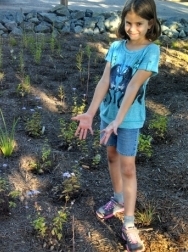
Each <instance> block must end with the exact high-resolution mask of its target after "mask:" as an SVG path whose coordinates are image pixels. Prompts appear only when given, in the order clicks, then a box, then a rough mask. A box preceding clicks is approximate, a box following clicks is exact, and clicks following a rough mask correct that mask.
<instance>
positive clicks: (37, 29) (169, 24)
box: [0, 4, 188, 42]
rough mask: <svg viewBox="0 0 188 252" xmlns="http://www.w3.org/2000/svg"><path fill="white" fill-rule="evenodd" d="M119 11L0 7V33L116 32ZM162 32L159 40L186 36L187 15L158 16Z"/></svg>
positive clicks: (91, 33)
mask: <svg viewBox="0 0 188 252" xmlns="http://www.w3.org/2000/svg"><path fill="white" fill-rule="evenodd" d="M120 15H121V12H120V11H119V12H96V13H95V12H93V11H92V10H90V9H86V11H79V10H70V9H68V7H66V6H64V5H61V4H60V5H57V6H55V7H54V8H52V9H50V10H49V11H36V10H31V11H29V12H23V11H22V10H20V11H12V10H11V11H0V36H1V37H7V36H9V35H14V36H22V35H23V34H24V33H27V32H30V33H44V34H46V33H47V34H48V33H51V34H53V35H54V36H58V35H60V34H64V33H86V34H90V35H94V34H102V33H105V32H108V33H115V31H116V29H117V26H118V24H119V22H120ZM160 22H161V26H162V35H161V37H160V40H162V41H165V42H170V40H171V39H186V40H188V19H187V20H185V19H183V18H173V17H172V18H169V19H167V20H162V19H160Z"/></svg>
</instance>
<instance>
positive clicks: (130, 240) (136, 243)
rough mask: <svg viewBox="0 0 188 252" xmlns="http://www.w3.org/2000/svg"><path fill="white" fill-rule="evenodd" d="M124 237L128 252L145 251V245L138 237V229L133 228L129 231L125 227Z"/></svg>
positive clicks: (123, 229)
mask: <svg viewBox="0 0 188 252" xmlns="http://www.w3.org/2000/svg"><path fill="white" fill-rule="evenodd" d="M122 237H123V239H124V240H125V241H126V247H127V251H128V252H133V251H134V252H142V251H144V244H143V242H142V241H141V239H140V237H139V235H138V229H137V228H136V227H131V228H128V229H126V228H125V227H123V228H122Z"/></svg>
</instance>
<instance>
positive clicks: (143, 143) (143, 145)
mask: <svg viewBox="0 0 188 252" xmlns="http://www.w3.org/2000/svg"><path fill="white" fill-rule="evenodd" d="M151 141H152V137H151V136H150V135H144V134H140V136H139V144H138V151H139V152H140V153H142V154H144V155H145V156H146V157H149V158H150V157H151V156H152V153H153V151H152V145H151Z"/></svg>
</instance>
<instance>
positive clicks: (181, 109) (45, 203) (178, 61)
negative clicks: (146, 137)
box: [0, 34, 188, 252]
mask: <svg viewBox="0 0 188 252" xmlns="http://www.w3.org/2000/svg"><path fill="white" fill-rule="evenodd" d="M15 39H16V42H15V43H13V42H11V39H10V38H4V39H3V40H2V41H1V48H2V50H1V65H2V66H1V70H0V73H3V74H4V78H2V79H1V81H0V95H1V97H0V108H1V109H2V111H3V115H4V118H5V121H6V123H7V127H8V128H9V129H10V128H11V126H12V122H13V119H14V118H19V120H18V123H17V126H16V132H15V140H16V148H15V151H14V153H13V154H12V155H11V156H10V157H8V158H5V157H3V155H2V154H1V155H0V176H1V178H5V179H8V181H9V183H10V185H11V189H12V190H19V191H20V192H21V195H20V197H19V199H18V200H17V201H16V207H15V208H13V209H12V208H11V209H10V210H9V207H8V203H7V202H6V200H4V201H1V203H0V211H1V213H0V252H5V251H6V252H27V251H30V252H35V251H37V252H39V251H40V252H43V251H63V252H69V251H70V252H72V251H76V252H105V251H110V252H121V251H126V249H125V244H124V241H123V239H122V238H121V227H122V218H123V215H121V214H120V215H118V216H116V217H114V218H112V219H110V220H107V221H101V220H99V219H97V217H96V215H95V210H96V209H97V208H98V207H99V206H101V204H104V203H105V202H106V201H107V200H109V198H110V197H111V195H112V187H111V181H110V177H109V174H108V167H107V162H106V153H105V147H101V148H100V149H99V153H100V154H101V156H102V159H101V162H100V163H99V165H98V166H93V165H92V164H91V159H92V157H93V155H94V153H93V152H92V147H91V146H92V142H93V141H94V137H92V136H89V137H88V144H89V146H90V147H89V150H91V151H89V156H88V162H86V161H83V162H82V163H81V161H80V160H81V157H83V155H84V153H82V152H81V151H80V150H79V149H78V148H76V147H75V146H74V145H73V144H72V145H71V144H70V145H68V146H66V143H65V142H63V140H62V138H61V137H60V135H61V131H60V123H59V119H62V118H63V119H65V120H66V122H67V124H68V123H70V121H71V120H70V118H71V116H72V107H73V104H74V101H75V100H74V99H75V97H77V104H79V105H81V104H83V99H84V94H86V96H87V97H86V98H87V100H86V101H84V104H85V105H86V108H87V106H88V104H89V103H90V101H91V98H92V95H93V92H94V88H95V86H96V84H97V80H98V79H99V78H100V76H101V74H102V71H103V69H104V65H105V61H104V55H105V53H106V52H107V49H108V47H109V43H110V42H111V41H113V40H114V39H115V38H113V37H110V36H109V35H108V34H103V35H95V36H88V35H75V34H71V35H70V34H69V35H64V36H62V37H59V38H58V39H57V40H56V45H55V49H54V50H52V42H51V43H50V39H51V38H48V40H47V38H46V39H45V44H44V47H43V49H42V57H41V60H40V62H39V63H38V64H37V63H36V62H35V60H34V56H33V53H32V52H31V50H30V49H29V48H28V47H27V46H26V45H25V46H23V43H22V40H21V39H20V38H15ZM13 44H14V45H13ZM80 45H82V47H80ZM87 45H89V46H90V48H91V52H92V53H91V64H90V67H89V74H88V57H87V55H86V53H84V56H83V62H82V66H83V72H82V77H81V79H80V72H79V69H78V67H77V57H76V55H77V54H78V52H79V50H80V48H82V49H84V50H85V48H86V46H87ZM180 48H181V47H180ZM35 52H36V48H35ZM187 53H188V51H186V50H184V51H182V50H180V49H176V50H175V49H170V48H168V47H167V46H161V61H160V69H159V74H158V75H157V76H156V77H153V78H152V79H151V80H150V82H149V85H148V90H147V121H146V124H145V126H144V129H143V132H147V125H148V122H149V120H150V118H151V117H152V115H153V114H154V113H157V114H159V115H166V116H167V118H168V132H167V135H166V136H165V139H162V140H161V139H158V138H155V140H154V141H153V142H152V148H153V155H152V157H151V158H149V159H148V158H146V157H144V158H143V157H142V158H139V157H138V159H137V176H138V200H137V205H136V209H137V210H143V209H144V207H145V206H148V202H149V203H150V204H151V205H152V206H154V207H155V219H154V221H153V222H152V224H151V225H149V226H144V225H141V224H140V223H139V222H138V223H137V226H138V228H139V230H140V235H141V237H142V239H143V241H144V244H145V247H146V250H145V251H146V252H168V251H172V252H183V251H184V252H185V251H188V236H187V234H188V214H187V209H188V155H187V143H188V113H187V108H188V75H187V73H188V60H187V58H186V55H187ZM27 75H28V76H29V77H30V83H31V90H30V93H29V94H24V95H23V97H22V96H20V93H19V92H18V85H19V84H20V83H23V80H24V78H25V76H27ZM88 76H89V78H88ZM88 80H89V82H88ZM87 83H88V85H87ZM61 85H62V87H63V90H64V97H63V99H62V100H61V99H60V97H59V91H58V90H59V87H60V86H61ZM87 86H88V91H87ZM75 88H76V89H75ZM34 111H35V112H36V111H37V112H39V113H40V115H41V117H42V126H44V127H45V128H44V127H43V130H44V129H45V130H44V134H43V135H41V136H40V137H33V136H32V134H31V132H30V133H29V132H28V131H27V130H26V122H27V120H28V119H29V118H31V116H32V114H33V113H34ZM1 123H2V120H1ZM94 129H95V131H97V130H98V129H99V117H98V115H97V116H96V118H95V122H94ZM46 140H48V144H49V146H50V148H51V151H52V156H51V161H52V165H51V166H50V167H49V169H48V170H47V171H45V172H43V173H42V174H39V173H35V172H33V171H31V169H30V164H31V160H35V159H37V158H38V156H39V154H40V153H41V150H42V148H43V146H44V143H45V141H46ZM78 164H79V165H78ZM75 165H77V169H78V170H79V174H80V178H79V179H80V183H81V187H80V189H79V191H78V193H75V194H72V195H71V198H70V200H68V202H67V204H66V203H65V200H63V199H62V200H60V199H59V198H57V195H54V190H55V188H57V186H58V185H60V184H61V183H62V181H63V179H64V178H63V173H65V172H70V173H71V172H73V171H74V167H75ZM31 190H38V191H39V192H40V193H38V194H36V195H33V196H29V192H31ZM5 196H6V195H5ZM2 197H4V196H3V195H2V196H1V198H2ZM2 202H4V203H2ZM62 207H63V209H65V207H66V211H67V212H68V213H69V215H68V218H67V221H66V223H65V224H64V225H63V231H62V234H63V238H62V239H61V241H60V242H58V241H56V239H55V238H53V237H52V235H51V234H48V236H46V237H44V238H42V237H40V236H39V235H38V234H37V232H36V231H35V230H34V228H33V226H32V221H33V220H34V219H36V218H37V213H39V212H40V214H41V216H44V217H45V218H46V220H47V223H48V226H50V225H51V222H52V219H53V217H54V216H56V215H57V212H58V211H59V210H60V209H62Z"/></svg>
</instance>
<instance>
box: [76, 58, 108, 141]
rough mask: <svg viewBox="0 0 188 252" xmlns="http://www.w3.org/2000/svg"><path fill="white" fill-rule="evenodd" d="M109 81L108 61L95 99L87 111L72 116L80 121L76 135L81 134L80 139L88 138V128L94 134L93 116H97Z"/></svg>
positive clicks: (95, 93) (96, 90) (97, 87)
mask: <svg viewBox="0 0 188 252" xmlns="http://www.w3.org/2000/svg"><path fill="white" fill-rule="evenodd" d="M109 83H110V63H109V62H107V63H106V66H105V69H104V72H103V75H102V77H101V79H100V81H99V82H98V84H97V86H96V89H95V92H94V95H93V99H92V101H91V104H90V106H89V108H88V110H87V112H86V113H84V114H81V115H77V116H74V117H72V118H71V119H72V120H76V121H79V125H78V128H77V130H76V133H75V135H76V136H78V135H79V138H80V139H85V138H86V136H87V132H88V130H89V131H90V132H91V134H93V130H92V122H93V117H94V116H95V114H96V112H97V110H98V108H99V106H100V104H101V102H102V100H103V99H104V97H105V95H106V93H107V91H108V88H109Z"/></svg>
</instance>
